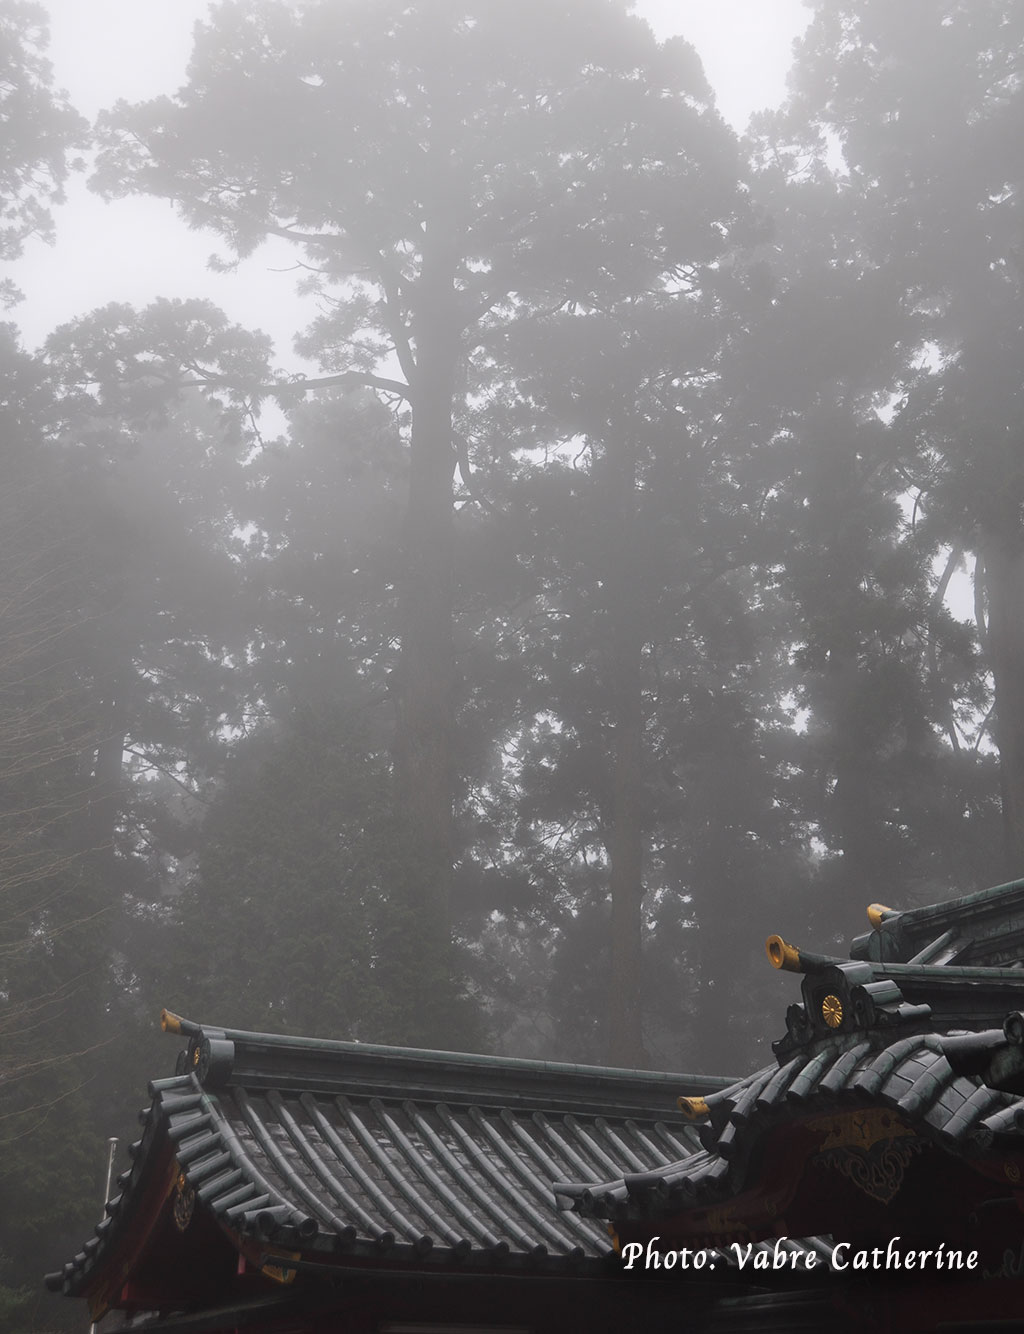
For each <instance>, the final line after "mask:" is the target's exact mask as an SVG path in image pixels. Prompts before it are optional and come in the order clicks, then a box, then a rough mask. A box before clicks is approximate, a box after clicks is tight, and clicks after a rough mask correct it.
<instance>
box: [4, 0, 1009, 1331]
mask: <svg viewBox="0 0 1024 1334" xmlns="http://www.w3.org/2000/svg"><path fill="white" fill-rule="evenodd" d="M813 8H814V19H813V21H812V24H811V26H810V28H809V29H808V32H807V36H806V38H805V39H804V41H803V43H802V45H801V47H800V49H799V50H798V53H797V60H796V64H795V66H794V71H793V76H792V85H791V96H790V98H789V100H788V102H787V104H786V105H785V106H784V107H783V108H782V109H781V110H780V111H779V112H777V113H772V114H766V115H763V116H761V117H759V118H757V119H756V120H755V121H754V122H753V123H752V125H751V127H750V133H749V135H748V137H747V138H746V139H745V140H743V141H740V140H738V139H737V138H736V136H734V135H733V134H732V133H731V132H730V131H729V130H728V129H727V128H726V127H725V125H724V124H723V123H722V121H721V120H720V119H719V118H718V116H717V114H716V113H715V111H714V107H713V104H712V99H711V94H710V91H709V89H708V86H707V84H706V81H705V80H704V77H703V74H702V72H701V70H700V68H699V62H698V61H697V60H696V57H695V55H694V53H693V52H692V50H691V49H690V48H689V47H688V46H687V44H686V43H685V42H681V41H673V42H669V43H665V44H660V45H659V43H658V42H657V41H656V40H655V39H654V37H653V35H652V34H651V33H650V32H649V30H648V29H647V28H646V26H645V25H644V24H643V23H642V22H641V21H640V20H639V19H638V18H636V17H635V16H634V15H632V14H630V13H629V11H628V8H627V7H626V6H625V5H624V4H622V3H619V0H600V3H595V0H562V2H560V3H551V0H547V3H541V2H540V0H536V2H535V0H529V3H525V4H524V2H523V0H519V3H516V4H513V3H511V0H486V3H484V0H480V2H479V3H476V2H475V0H474V2H472V3H470V2H467V3H466V4H461V5H457V4H453V3H450V2H448V0H430V3H424V4H420V5H416V6H409V5H406V4H399V3H397V2H396V3H392V2H391V0H344V2H342V0H331V2H330V3H327V0H323V2H321V0H316V2H315V3H308V4H298V3H288V2H286V0H260V3H258V4H253V3H248V0H224V2H222V3H220V4H218V5H216V6H214V7H213V9H212V11H211V15H210V19H209V21H208V22H207V23H205V24H203V25H201V26H200V28H199V30H198V35H197V43H196V49H195V54H194V59H193V63H192V66H191V69H190V74H189V81H188V83H187V85H186V86H185V87H184V88H183V89H182V90H181V92H180V93H179V94H178V95H176V96H175V97H173V98H160V99H157V100H155V101H153V102H150V103H147V104H145V105H143V106H140V107H128V106H124V105H120V106H118V107H117V108H115V109H114V110H112V111H111V112H109V113H107V115H106V116H105V117H104V118H103V121H102V125H101V127H100V129H99V132H98V142H99V145H100V154H99V159H98V163H99V165H98V171H97V183H98V185H99V187H100V188H101V189H102V190H104V191H105V192H106V193H108V194H110V195H117V194H124V193H131V192H139V193H151V194H155V195H157V196H162V197H168V198H173V199H174V200H175V201H177V203H178V205H179V207H180V208H181V209H182V210H183V212H184V213H185V216H186V217H187V219H188V220H189V221H190V222H191V223H192V224H193V225H194V226H197V227H202V228H206V229H208V230H210V231H212V232H214V233H216V234H217V235H218V236H219V237H220V239H221V241H222V242H223V243H224V245H225V246H226V248H227V251H228V252H229V255H244V254H247V253H249V252H250V251H251V250H252V249H253V247H254V246H255V245H257V244H258V243H259V241H260V240H261V238H263V237H265V236H267V235H278V236H283V237H285V238H286V239H288V240H289V241H290V242H291V243H293V244H294V246H295V247H296V248H297V253H298V254H299V255H300V256H301V260H302V263H303V265H305V266H306V281H307V285H308V286H309V288H310V289H311V290H315V291H316V293H317V294H318V295H319V296H320V297H321V300H322V303H323V304H322V307H321V309H322V314H321V316H320V318H318V319H317V320H316V321H315V323H314V324H313V325H312V327H311V328H309V329H307V330H305V331H304V332H303V331H296V332H298V333H300V337H301V346H302V348H303V350H304V351H305V353H306V354H307V355H308V356H309V357H310V358H311V359H313V360H314V361H315V362H316V363H318V366H319V371H320V372H322V373H321V374H319V375H317V376H316V377H315V378H310V379H308V380H290V379H287V378H285V377H283V376H281V375H280V374H279V373H278V372H276V371H275V370H274V367H273V348H272V345H271V343H270V340H269V339H268V338H267V337H266V336H265V335H264V334H261V333H258V332H254V331H248V330H245V329H241V328H238V327H236V326H234V325H233V324H232V323H231V322H230V320H228V319H227V317H226V316H225V315H224V314H223V313H222V312H221V311H219V310H217V309H216V308H215V307H214V306H212V305H211V304H210V303H209V302H207V301H204V300H201V299H193V300H187V301H182V300H172V299H169V298H168V299H166V300H161V301H158V302H155V303H154V304H153V305H151V306H149V307H147V308H145V309H140V310H136V309H133V308H131V307H129V306H125V305H110V306H106V307H104V308H102V309H100V310H98V311H95V312H92V313H83V315H82V316H81V318H80V319H78V320H75V321H73V322H72V323H70V324H69V325H66V326H64V327H63V328H61V329H59V330H56V331H55V332H54V334H53V335H52V337H51V339H50V341H49V343H48V345H47V348H46V351H45V354H44V355H42V356H38V357H35V356H30V355H28V354H27V353H25V352H24V351H23V350H22V349H21V347H20V346H19V343H18V339H17V335H16V332H15V331H14V330H13V328H11V327H9V326H5V328H4V331H3V333H2V336H0V461H2V463H3V467H4V486H3V488H2V490H0V915H2V916H0V1148H2V1149H3V1153H2V1154H0V1192H2V1198H3V1203H4V1208H3V1210H2V1211H0V1257H2V1265H0V1329H3V1328H7V1329H11V1330H25V1329H31V1328H37V1329H43V1328H56V1327H58V1325H59V1324H60V1322H61V1321H62V1320H66V1321H68V1322H71V1323H76V1322H77V1315H78V1313H77V1312H74V1313H73V1312H68V1311H64V1309H63V1307H61V1306H59V1304H55V1305H54V1306H53V1307H52V1308H48V1307H44V1306H42V1305H41V1304H40V1301H41V1299H40V1298H38V1296H37V1295H36V1294H37V1291H38V1283H37V1278H38V1275H37V1272H36V1271H37V1270H39V1271H41V1269H42V1268H43V1267H44V1266H49V1267H50V1268H54V1267H56V1266H57V1265H59V1264H60V1263H61V1262H62V1261H63V1259H65V1258H66V1255H67V1254H70V1253H71V1252H72V1250H73V1249H74V1248H77V1246H78V1245H79V1243H80V1241H81V1237H82V1235H83V1234H84V1233H85V1232H86V1231H87V1229H88V1225H89V1224H90V1223H91V1222H93V1221H94V1220H95V1215H96V1213H97V1208H98V1196H99V1193H100V1186H101V1181H100V1176H101V1173H102V1170H103V1167H104V1165H105V1163H104V1155H103V1143H104V1140H105V1139H106V1137H107V1136H108V1135H109V1134H117V1135H119V1136H124V1137H127V1138H134V1132H133V1130H132V1127H131V1118H132V1111H133V1108H134V1106H135V1105H136V1104H135V1100H136V1099H137V1096H138V1092H137V1091H138V1085H139V1080H140V1077H142V1074H140V1072H143V1073H150V1072H154V1071H156V1070H157V1069H159V1068H161V1067H162V1066H163V1065H164V1064H165V1063H166V1059H167V1058H166V1050H165V1048H164V1046H163V1045H162V1044H160V1043H159V1041H158V1039H157V1038H156V1037H155V1036H154V1035H153V1032H152V1026H153V1019H154V1016H155V1014H156V1012H157V1011H158V1010H159V1007H160V1006H162V1005H167V1006H169V1007H170V1008H172V1009H176V1010H178V1011H180V1012H182V1013H184V1014H187V1015H190V1016H193V1017H195V1018H198V1019H201V1020H205V1021H210V1022H214V1023H216V1022H223V1023H225V1024H230V1025H233V1026H237V1027H245V1028H254V1029H261V1030H271V1031H300V1032H303V1033H306V1034H309V1035H311V1036H330V1037H340V1038H358V1039H360V1040H367V1041H374V1042H397V1043H404V1044H411V1045H417V1044H422V1045H429V1046H435V1047H466V1048H477V1049H479V1048H481V1047H490V1048H492V1049H497V1050H503V1051H506V1052H509V1053H512V1054H521V1055H536V1056H542V1057H545V1056H546V1057H553V1058H562V1059H567V1060H576V1061H606V1062H618V1063H622V1064H642V1063H649V1064H655V1065H659V1066H662V1067H666V1068H668V1067H674V1068H677V1069H680V1068H681V1069H687V1070H696V1069H700V1068H702V1067H703V1068H705V1069H707V1070H709V1071H710V1072H712V1073H731V1072H735V1073H740V1072H741V1071H742V1070H743V1069H744V1068H746V1067H748V1066H750V1065H751V1064H753V1063H755V1062H757V1061H761V1062H763V1061H764V1060H765V1059H766V1052H765V1051H764V1050H763V1049H764V1048H765V1046H766V1044H767V1042H768V1040H769V1039H770V1038H771V1037H773V1036H776V1035H777V1030H778V1016H779V1007H780V1001H779V991H778V988H777V986H776V985H775V980H776V979H775V976H774V974H772V973H771V972H770V970H768V969H766V968H764V966H763V958H762V957H761V955H760V940H761V939H763V937H764V936H766V935H767V934H769V933H770V932H773V931H781V932H782V933H783V934H784V935H785V936H786V937H787V938H792V939H794V940H797V941H799V942H803V941H805V940H806V941H807V942H808V943H812V942H813V943H814V945H815V946H816V947H818V948H824V947H825V946H826V945H827V942H828V940H829V938H830V936H831V937H833V938H834V939H836V940H839V939H842V938H844V937H848V936H849V935H850V934H852V933H855V932H856V931H858V930H861V929H863V910H864V907H865V905H866V904H867V903H869V902H871V901H872V900H879V901H882V902H888V903H891V904H893V905H894V906H897V905H900V906H902V905H906V906H910V905H912V904H913V903H914V902H929V901H934V900H936V899H940V898H942V897H943V896H944V895H946V894H952V893H954V892H957V893H963V892H967V891H969V890H972V889H977V888H981V887H983V886H985V885H986V884H991V883H995V882H997V881H999V880H1003V879H1007V878H1009V877H1010V876H1015V875H1019V874H1020V873H1021V871H1022V869H1024V867H1022V865H1021V851H1022V849H1024V834H1022V829H1024V819H1022V816H1021V811H1022V810H1024V797H1022V795H1021V794H1022V793H1024V744H1022V742H1021V737H1022V736H1024V694H1022V693H1021V691H1022V686H1021V682H1024V662H1022V657H1024V641H1021V638H1020V633H1021V632H1020V626H1021V625H1022V624H1024V616H1021V615H1020V614H1019V613H1020V607H1019V600H1020V596H1021V594H1020V589H1021V588H1022V587H1024V579H1022V577H1021V574H1022V570H1024V555H1022V553H1024V520H1022V516H1024V492H1022V489H1021V488H1022V478H1024V466H1022V459H1024V451H1022V449H1021V441H1020V438H1019V436H1020V421H1021V417H1022V414H1021V411H1020V408H1021V404H1020V401H1019V399H1020V392H1021V391H1020V386H1019V374H1018V368H1019V363H1020V360H1021V355H1020V354H1021V350H1022V349H1021V325H1020V319H1019V305H1020V296H1021V293H1020V273H1019V259H1020V255H1019V235H1020V226H1019V223H1020V217H1019V212H1020V200H1019V193H1020V191H1019V186H1020V181H1019V179H1018V178H1019V175H1020V173H1019V170H1018V167H1019V157H1020V155H1019V151H1018V150H1017V147H1016V145H1017V138H1018V137H1019V136H1018V134H1017V131H1018V129H1019V120H1020V99H1021V96H1022V95H1024V94H1022V90H1021V84H1020V80H1019V78H1018V77H1017V73H1016V70H1017V65H1018V64H1019V60H1020V56H1021V50H1022V47H1024V29H1022V19H1021V14H1020V10H1019V7H1017V6H1014V5H1011V4H1007V3H1005V0H1004V2H1003V3H1000V2H999V0H941V3H933V0H905V3H904V2H903V0H901V3H900V4H898V5H893V4H892V3H891V0H890V3H883V0H842V2H841V3H839V2H835V3H834V2H833V0H816V3H815V4H814V5H813ZM39 17H40V16H39V12H38V10H37V8H36V6H34V5H31V4H27V3H21V2H20V0H0V52H2V53H3V54H4V55H5V57H6V58H7V65H8V67H9V68H10V69H11V70H12V74H11V78H10V81H9V83H7V82H3V81H0V83H2V87H0V126H2V128H3V130H4V134H5V142H6V143H7V144H8V145H9V152H8V154H7V155H6V156H5V157H4V158H3V161H2V162H0V254H2V255H4V256H7V255H10V254H13V253H15V252H16V251H17V249H18V247H19V246H20V245H21V243H22V241H23V240H24V238H25V237H26V236H27V235H29V234H31V233H32V232H45V231H46V230H47V229H48V227H49V222H48V214H47V209H48V207H49V206H50V205H51V204H52V203H53V202H54V201H55V200H56V199H58V198H59V192H60V188H61V184H62V182H63V180H64V179H65V175H66V171H67V167H68V158H67V154H68V153H69V152H70V151H72V150H73V149H74V148H75V146H76V145H77V143H78V141H79V139H80V138H81V137H82V127H81V124H80V122H79V121H78V118H77V117H76V116H75V114H74V113H73V112H72V111H71V110H70V109H69V108H68V107H67V106H66V105H65V104H64V102H63V100H62V99H61V98H59V97H57V96H55V95H54V94H53V92H52V91H51V90H50V88H49V83H48V74H47V67H46V64H45V61H44V60H43V57H42V50H43V33H42V30H41V26H40V22H39ZM965 565H967V566H969V572H970V573H972V574H973V579H974V591H975V595H976V597H975V611H974V615H973V616H972V615H970V614H968V610H967V609H965V608H964V607H963V605H962V599H961V600H960V601H957V600H956V599H954V598H953V597H952V596H951V590H953V589H954V588H955V587H956V585H957V581H958V580H959V582H960V584H961V585H964V584H966V583H967V582H968V581H967V580H965V579H964V578H963V577H962V575H961V574H960V573H959V571H961V570H963V568H964V567H965ZM79 1323H80V1322H79Z"/></svg>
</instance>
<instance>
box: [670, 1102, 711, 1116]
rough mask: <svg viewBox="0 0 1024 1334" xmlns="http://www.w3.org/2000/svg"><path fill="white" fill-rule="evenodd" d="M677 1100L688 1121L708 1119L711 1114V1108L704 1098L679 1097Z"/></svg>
mask: <svg viewBox="0 0 1024 1334" xmlns="http://www.w3.org/2000/svg"><path fill="white" fill-rule="evenodd" d="M676 1102H677V1104H678V1106H679V1110H680V1111H681V1112H682V1114H683V1115H684V1116H685V1117H686V1119H687V1121H706V1120H707V1118H708V1117H709V1116H710V1115H711V1108H710V1107H709V1106H708V1104H707V1100H706V1099H704V1098H677V1099H676Z"/></svg>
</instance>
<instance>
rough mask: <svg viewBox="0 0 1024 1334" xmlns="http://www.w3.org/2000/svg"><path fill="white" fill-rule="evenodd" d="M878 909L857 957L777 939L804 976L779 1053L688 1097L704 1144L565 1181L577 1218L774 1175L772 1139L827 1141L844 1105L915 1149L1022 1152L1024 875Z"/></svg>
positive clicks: (706, 1202)
mask: <svg viewBox="0 0 1024 1334" xmlns="http://www.w3.org/2000/svg"><path fill="white" fill-rule="evenodd" d="M868 917H869V919H870V920H871V923H872V926H873V928H874V930H873V932H872V933H871V936H870V937H861V938H859V939H858V940H857V941H855V942H854V946H853V949H852V951H851V958H850V959H846V960H844V959H839V958H832V957H829V956H824V955H816V954H810V953H808V952H806V951H804V950H802V949H798V948H796V947H795V946H793V945H790V944H788V943H787V942H786V941H784V940H782V938H781V937H779V936H773V937H770V938H769V940H768V941H767V951H768V956H769V959H770V960H771V962H772V964H773V965H774V966H775V967H776V968H779V969H782V970H784V971H790V972H797V973H801V974H802V975H803V976H802V983H801V992H802V1002H803V1003H802V1004H794V1005H790V1006H789V1009H788V1011H787V1014H786V1032H785V1034H784V1035H783V1036H782V1037H781V1038H780V1039H779V1040H778V1041H777V1042H775V1043H773V1050H774V1052H775V1056H776V1063H775V1064H774V1065H771V1066H769V1067H767V1068H765V1069H763V1070H760V1071H758V1072H757V1073H755V1074H753V1075H750V1076H748V1077H747V1078H745V1079H742V1080H739V1081H737V1082H736V1083H735V1084H734V1085H732V1086H731V1087H730V1088H727V1089H724V1090H723V1089H719V1090H709V1091H708V1092H707V1093H706V1094H705V1095H704V1096H701V1097H698V1098H691V1097H688V1096H685V1095H684V1096H683V1097H681V1098H680V1106H681V1108H682V1110H683V1111H684V1113H685V1114H687V1115H690V1116H691V1117H693V1119H694V1121H695V1122H701V1123H702V1124H701V1129H700V1135H701V1142H702V1146H703V1147H702V1151H701V1152H699V1153H697V1154H691V1155H688V1156H687V1157H686V1158H685V1159H680V1160H679V1162H677V1163H675V1164H672V1165H671V1166H670V1167H668V1168H667V1169H665V1168H657V1169H655V1170H653V1171H649V1172H634V1173H623V1174H619V1175H617V1176H614V1177H602V1178H594V1179H592V1180H591V1181H589V1182H587V1181H584V1180H583V1179H582V1178H580V1177H575V1178H574V1179H571V1180H569V1181H565V1182H561V1183H558V1185H557V1189H558V1191H559V1193H560V1194H561V1195H563V1196H564V1197H566V1198H569V1199H571V1200H572V1201H573V1203H574V1207H575V1209H576V1210H577V1211H578V1212H579V1213H580V1214H581V1216H584V1217H598V1218H606V1219H612V1220H617V1221H623V1220H627V1219H633V1220H636V1219H643V1218H661V1217H665V1216H668V1215H680V1214H684V1213H687V1212H688V1211H689V1212H691V1213H692V1211H695V1210H697V1211H700V1210H703V1209H706V1208H707V1207H708V1206H710V1205H714V1204H716V1203H721V1202H723V1201H725V1200H735V1199H737V1197H739V1196H741V1195H742V1194H743V1192H744V1191H747V1190H750V1189H754V1188H755V1186H756V1182H755V1177H757V1174H758V1173H759V1172H760V1173H762V1175H763V1155H760V1156H759V1154H758V1149H759V1146H760V1145H762V1144H763V1143H764V1142H765V1140H766V1138H767V1137H769V1136H771V1135H773V1134H774V1132H776V1131H777V1130H779V1128H780V1127H790V1129H788V1130H786V1132H785V1133H786V1134H787V1135H788V1136H789V1142H791V1143H793V1142H796V1141H795V1140H793V1129H792V1128H794V1127H797V1126H798V1125H802V1126H804V1127H807V1128H808V1129H809V1132H810V1131H813V1133H811V1134H810V1138H809V1139H808V1140H807V1143H808V1144H810V1143H811V1141H812V1140H814V1136H815V1135H817V1136H818V1138H817V1140H815V1146H816V1147H815V1150H814V1151H815V1152H817V1151H819V1150H820V1149H821V1145H822V1144H825V1143H827V1142H828V1135H829V1133H830V1132H829V1131H828V1128H827V1124H826V1121H825V1120H823V1119H822V1118H826V1119H827V1118H828V1117H829V1116H835V1117H839V1116H842V1115H843V1114H844V1113H856V1114H857V1115H859V1116H860V1118H861V1122H862V1123H863V1125H864V1127H866V1128H868V1129H865V1134H866V1135H867V1134H869V1132H870V1135H871V1136H875V1137H876V1139H877V1140H888V1141H891V1140H893V1139H898V1138H901V1137H905V1136H907V1135H911V1134H912V1135H914V1136H915V1137H916V1144H915V1150H916V1148H917V1147H918V1146H919V1145H928V1144H930V1145H933V1146H935V1147H936V1148H938V1149H941V1150H944V1151H946V1152H947V1153H952V1154H954V1155H956V1156H957V1157H958V1158H960V1159H961V1160H965V1161H966V1160H970V1161H973V1162H975V1163H980V1162H981V1161H982V1160H984V1159H986V1158H987V1159H991V1160H993V1161H995V1160H996V1159H1000V1161H1002V1160H1001V1158H1000V1155H1003V1156H1005V1155H1007V1154H1010V1155H1018V1154H1022V1155H1024V1014H1022V1008H1024V969H1022V968H1021V967H1019V966H1016V965H1017V964H1018V963H1019V962H1020V960H1019V957H1018V956H1019V955H1020V953H1021V946H1022V943H1024V881H1015V882H1013V883H1012V884H1008V885H1001V886H997V887H996V888H995V889H992V890H986V891H984V892H982V893H980V894H972V895H968V896H965V897H963V898H960V899H957V900H954V901H952V902H950V903H946V904H937V905H929V906H927V907H924V908H917V909H912V910H909V911H907V912H904V913H896V912H893V911H891V910H890V909H888V908H884V907H882V906H881V905H877V904H873V905H872V906H871V907H870V908H869V909H868ZM1000 922H1003V923H1004V924H1005V926H1006V930H1005V932H1003V933H1001V932H1000V930H999V924H1000ZM847 1120H849V1118H847ZM869 1123H870V1127H869ZM837 1124H838V1122H837ZM844 1124H846V1122H844ZM844 1133H849V1126H847V1130H846V1132H844ZM775 1142H777V1141H775ZM756 1188H757V1189H760V1190H762V1191H763V1190H764V1189H765V1186H764V1182H763V1181H761V1184H760V1186H756ZM694 1216H696V1215H694ZM709 1237H710V1233H709Z"/></svg>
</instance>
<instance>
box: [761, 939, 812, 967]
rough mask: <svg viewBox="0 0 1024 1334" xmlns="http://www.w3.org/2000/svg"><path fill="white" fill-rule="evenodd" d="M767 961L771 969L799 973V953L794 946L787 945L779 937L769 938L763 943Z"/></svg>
mask: <svg viewBox="0 0 1024 1334" xmlns="http://www.w3.org/2000/svg"><path fill="white" fill-rule="evenodd" d="M764 947H765V949H766V950H767V951H768V959H769V962H770V963H771V966H772V967H773V968H781V969H783V971H784V972H787V973H801V972H803V969H802V968H801V967H800V951H799V950H798V949H797V947H796V946H795V945H787V944H786V942H785V941H784V940H783V939H782V937H781V936H769V937H768V939H767V940H766V941H765V942H764Z"/></svg>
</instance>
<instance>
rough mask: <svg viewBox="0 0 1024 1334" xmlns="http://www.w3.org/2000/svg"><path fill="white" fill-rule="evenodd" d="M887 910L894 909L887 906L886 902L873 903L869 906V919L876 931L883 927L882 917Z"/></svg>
mask: <svg viewBox="0 0 1024 1334" xmlns="http://www.w3.org/2000/svg"><path fill="white" fill-rule="evenodd" d="M887 912H892V909H891V908H887V907H886V906H885V904H884V903H872V904H871V905H870V906H869V907H868V921H869V922H870V923H871V925H872V926H873V927H874V928H875V930H876V931H878V930H880V929H881V926H882V918H883V917H884V916H885V914H886V913H887Z"/></svg>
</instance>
